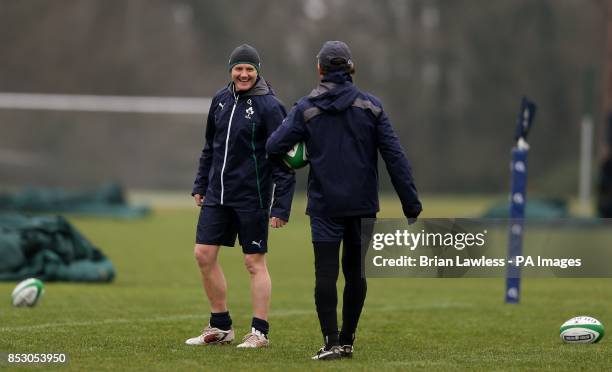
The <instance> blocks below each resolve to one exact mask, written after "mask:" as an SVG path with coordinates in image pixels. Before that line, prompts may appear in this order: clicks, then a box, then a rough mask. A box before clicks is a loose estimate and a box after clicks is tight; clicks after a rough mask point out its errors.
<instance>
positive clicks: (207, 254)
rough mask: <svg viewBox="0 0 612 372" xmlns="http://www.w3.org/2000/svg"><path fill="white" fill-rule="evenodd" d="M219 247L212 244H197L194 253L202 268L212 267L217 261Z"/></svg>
mask: <svg viewBox="0 0 612 372" xmlns="http://www.w3.org/2000/svg"><path fill="white" fill-rule="evenodd" d="M217 251H218V248H217V247H216V246H212V245H204V244H196V245H195V247H194V249H193V253H194V255H195V259H196V261H197V262H198V266H200V267H201V268H210V267H211V266H213V265H214V264H216V263H217Z"/></svg>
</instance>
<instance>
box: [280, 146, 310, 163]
mask: <svg viewBox="0 0 612 372" xmlns="http://www.w3.org/2000/svg"><path fill="white" fill-rule="evenodd" d="M283 162H284V163H285V164H286V165H287V166H288V167H289V168H291V169H300V168H304V167H305V166H307V165H308V153H307V152H306V144H305V143H304V142H298V143H296V144H295V145H293V148H291V150H289V152H287V154H286V155H285V156H284V157H283Z"/></svg>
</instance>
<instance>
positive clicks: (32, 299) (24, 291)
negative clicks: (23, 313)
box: [11, 278, 45, 307]
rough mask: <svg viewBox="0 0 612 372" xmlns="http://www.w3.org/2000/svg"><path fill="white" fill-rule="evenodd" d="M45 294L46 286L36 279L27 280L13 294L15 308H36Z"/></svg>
mask: <svg viewBox="0 0 612 372" xmlns="http://www.w3.org/2000/svg"><path fill="white" fill-rule="evenodd" d="M44 293H45V285H44V284H43V282H41V281H40V280H38V279H36V278H29V279H26V280H24V281H22V282H20V283H19V284H17V286H16V287H15V289H14V290H13V293H12V295H11V296H12V298H13V306H17V307H24V306H34V305H36V303H38V300H40V298H41V297H42V295H43V294H44Z"/></svg>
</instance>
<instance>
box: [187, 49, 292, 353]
mask: <svg viewBox="0 0 612 372" xmlns="http://www.w3.org/2000/svg"><path fill="white" fill-rule="evenodd" d="M228 69H229V72H230V77H231V81H230V83H229V84H228V85H227V86H226V87H224V88H223V89H221V90H219V91H218V92H217V93H216V94H215V96H214V97H213V99H212V103H211V106H210V109H209V111H208V121H207V123H206V134H205V141H204V149H203V150H202V154H201V156H200V163H199V167H198V172H197V175H196V179H195V182H194V186H193V191H192V196H193V197H194V199H195V203H196V205H197V206H199V207H200V208H201V209H200V216H199V220H198V224H197V230H196V245H195V249H194V253H195V258H196V261H197V264H198V266H199V269H200V273H201V275H202V283H203V285H204V290H205V292H206V295H207V297H208V302H209V304H210V308H211V316H210V321H209V324H208V326H207V327H206V328H204V330H203V331H202V334H201V335H200V336H197V337H194V338H190V339H188V340H187V341H186V343H187V344H189V345H210V344H226V343H230V342H232V341H233V339H234V330H233V329H232V319H231V317H230V313H229V310H228V306H227V285H226V282H225V276H224V275H223V271H222V269H221V266H220V265H219V263H218V261H217V255H218V254H219V250H220V246H229V247H233V246H234V244H235V241H236V236H238V241H239V243H240V245H241V246H242V252H243V253H244V263H245V265H246V268H247V271H248V272H249V275H250V281H251V287H250V288H251V299H252V303H253V320H252V323H251V330H250V332H248V333H247V335H246V336H244V338H243V340H242V342H241V343H240V344H239V345H238V347H240V348H258V347H266V346H268V344H269V340H268V331H269V325H268V310H269V303H270V291H271V282H270V276H269V274H268V268H267V266H266V256H265V253H266V252H267V251H268V223H269V224H270V226H272V227H273V228H279V227H282V226H284V225H285V224H286V223H287V221H288V220H289V213H290V209H291V200H292V198H293V190H294V186H295V174H294V172H292V171H290V170H287V169H285V168H282V167H280V166H279V165H276V164H275V163H272V162H270V161H268V160H267V157H266V152H265V144H266V140H267V139H268V137H269V136H270V134H271V133H272V132H273V131H274V130H275V129H277V128H278V126H279V125H280V124H281V122H282V121H283V119H284V117H285V115H286V112H285V109H284V107H283V105H282V104H281V102H280V101H279V100H278V99H277V98H276V96H275V95H274V92H273V91H272V89H271V87H270V86H269V85H268V83H266V81H265V80H264V79H263V77H261V76H260V74H259V72H260V60H259V54H258V53H257V50H255V48H253V47H252V46H250V45H247V44H244V45H241V46H239V47H237V48H236V49H234V51H233V52H232V54H231V55H230V59H229V64H228Z"/></svg>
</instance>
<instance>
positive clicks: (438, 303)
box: [0, 196, 612, 371]
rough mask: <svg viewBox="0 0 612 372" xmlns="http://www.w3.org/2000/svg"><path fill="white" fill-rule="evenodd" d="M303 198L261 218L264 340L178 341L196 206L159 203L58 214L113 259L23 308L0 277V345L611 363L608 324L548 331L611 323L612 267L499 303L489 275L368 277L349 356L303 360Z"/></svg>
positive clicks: (306, 267)
mask: <svg viewBox="0 0 612 372" xmlns="http://www.w3.org/2000/svg"><path fill="white" fill-rule="evenodd" d="M489 201H490V200H489V199H487V198H453V197H435V198H434V197H432V198H426V199H425V201H424V204H425V206H426V211H427V212H426V214H425V216H427V217H443V216H469V215H475V214H478V212H479V211H481V210H482V208H483V207H484V206H485V205H487V204H488V202H489ZM303 210H304V205H303V197H301V196H298V197H296V201H295V203H294V211H293V215H292V220H291V222H290V224H289V225H288V226H287V227H286V228H284V229H281V230H274V231H272V232H271V238H270V246H271V249H270V254H269V256H268V259H269V267H270V272H271V276H272V280H273V296H272V297H273V299H272V311H271V315H270V324H271V334H270V338H271V346H270V348H269V349H266V350H238V349H236V348H235V347H233V346H222V347H188V346H186V345H184V344H183V342H184V340H185V339H186V338H188V337H191V336H195V335H196V334H197V333H198V331H200V329H201V328H202V327H203V326H204V325H205V323H206V321H207V314H208V308H207V305H206V302H205V298H204V295H203V291H202V289H201V286H200V279H199V274H198V271H197V269H196V265H195V262H194V260H193V255H192V246H193V244H192V242H193V231H194V224H195V221H196V218H197V212H198V211H197V210H196V209H195V208H189V207H176V208H172V207H168V206H166V207H162V208H157V209H155V211H154V213H153V215H152V216H150V217H149V218H146V219H143V220H134V221H121V220H108V219H93V218H71V221H72V222H73V223H74V224H75V225H76V226H77V227H78V228H79V229H80V230H81V231H82V232H83V233H84V234H85V235H86V236H87V237H88V238H89V239H90V240H91V241H92V242H94V243H95V244H96V245H97V246H99V247H100V248H102V250H103V251H104V252H105V253H106V254H107V255H108V256H109V257H110V258H111V259H112V261H113V262H114V264H115V266H116V269H117V273H118V275H117V278H116V281H115V282H114V283H113V284H110V285H103V284H102V285H86V284H54V283H49V284H48V285H47V293H46V295H45V297H44V298H43V301H42V302H41V303H40V304H39V306H37V307H35V308H31V309H23V308H19V309H18V308H13V307H12V306H11V305H10V292H11V290H12V288H13V286H14V283H2V284H0V296H2V298H4V299H5V300H3V301H0V335H1V336H0V352H19V353H43V352H44V353H49V352H66V353H68V354H69V357H70V362H69V363H68V364H67V365H66V366H62V367H60V368H59V369H61V370H79V371H82V370H93V371H97V370H147V371H150V370H159V371H167V370H174V371H183V370H206V369H210V370H232V371H233V370H279V371H281V370H282V371H284V370H312V369H316V370H327V369H330V370H336V369H337V370H441V371H449V370H450V371H453V370H465V371H505V370H514V371H526V370H555V371H556V370H559V371H560V370H593V371H600V370H612V347H611V346H610V345H611V343H610V339H609V337H605V338H604V339H603V341H602V342H600V343H599V344H595V345H564V344H562V343H561V342H560V340H559V337H558V329H559V326H560V325H561V323H563V322H564V321H565V320H567V319H569V318H571V317H573V316H577V315H591V316H594V317H596V318H598V319H600V320H601V321H602V322H604V324H606V325H610V324H612V323H611V322H612V280H602V279H588V280H587V279H573V280H569V279H527V280H525V281H524V284H523V292H522V296H523V297H522V303H521V304H520V305H505V304H503V286H504V281H503V279H501V278H499V279H410V278H394V279H370V280H369V282H368V286H369V288H368V298H367V300H366V306H365V309H364V313H363V316H362V320H361V323H360V328H359V330H358V335H357V337H358V338H357V341H356V345H355V357H354V358H353V359H352V360H340V361H332V362H316V361H311V360H309V358H310V356H311V355H312V354H313V353H314V352H315V351H316V350H317V349H318V348H319V347H320V346H321V336H320V332H319V328H318V321H317V318H316V315H315V310H314V301H313V283H314V274H313V256H312V252H311V246H310V240H309V234H310V229H309V227H308V224H307V219H306V216H304V214H303ZM400 210H401V209H400V207H399V205H398V202H397V200H396V199H394V198H390V199H386V200H385V201H384V203H383V207H382V212H381V214H380V216H382V217H399V216H400ZM241 256H242V255H241V253H240V249H239V248H226V249H224V250H223V252H222V255H221V262H222V265H223V267H224V269H225V274H226V277H227V280H228V286H229V305H230V310H231V312H232V318H233V320H234V327H235V329H236V331H237V337H241V336H242V335H243V334H244V333H246V332H247V330H248V329H249V326H250V318H251V312H250V296H249V293H248V276H247V273H246V271H245V270H244V267H243V263H242V257H241ZM0 367H3V366H0ZM30 367H31V366H30ZM35 367H38V366H35ZM56 368H57V366H56ZM33 369H40V368H33Z"/></svg>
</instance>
